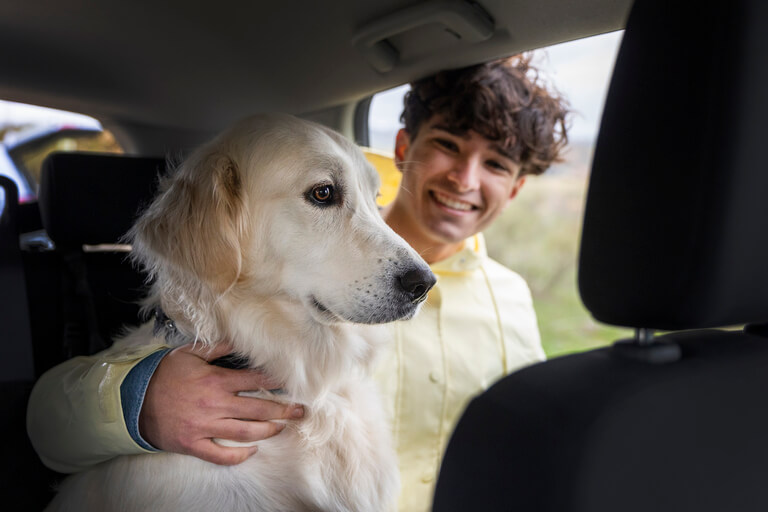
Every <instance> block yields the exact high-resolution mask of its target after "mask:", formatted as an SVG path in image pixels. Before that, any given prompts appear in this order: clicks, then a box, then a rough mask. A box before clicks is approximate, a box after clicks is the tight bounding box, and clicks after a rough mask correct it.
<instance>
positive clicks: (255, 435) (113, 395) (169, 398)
mask: <svg viewBox="0 0 768 512" xmlns="http://www.w3.org/2000/svg"><path fill="white" fill-rule="evenodd" d="M166 348H167V347H164V346H163V345H151V346H142V347H121V346H116V347H112V348H110V349H107V350H105V351H104V352H101V353H99V354H96V355H94V356H89V357H76V358H73V359H71V360H69V361H66V362H64V363H62V364H60V365H59V366H56V367H54V368H52V369H51V370H49V371H48V372H46V373H45V374H44V375H43V376H42V377H41V378H40V379H39V381H38V382H37V383H36V385H35V387H34V389H33V390H32V395H31V397H30V401H29V406H28V410H27V430H28V433H29V437H30V439H31V441H32V444H33V446H34V447H35V450H36V451H37V453H38V455H39V456H40V458H41V459H42V461H43V462H44V463H45V464H46V465H47V466H48V467H50V468H51V469H54V470H55V471H59V472H63V473H71V472H75V471H81V470H84V469H87V468H88V467H90V466H92V465H94V464H98V463H99V462H103V461H105V460H108V459H110V458H112V457H115V456H118V455H132V454H139V453H151V452H152V451H154V449H155V448H157V449H161V450H166V451H171V452H176V453H186V454H189V455H193V456H196V457H199V458H202V459H204V460H208V461H210V462H214V463H218V464H236V463H239V462H242V461H243V460H245V459H246V458H247V457H248V456H250V455H252V454H253V453H254V452H255V447H252V448H233V447H224V446H220V445H218V444H215V443H214V442H213V441H212V438H224V439H233V440H237V441H246V442H248V441H258V440H261V439H265V438H267V437H270V436H272V435H274V434H276V433H277V432H279V431H280V429H281V427H280V426H278V424H276V423H272V422H270V421H269V420H273V419H283V418H284V419H290V418H293V419H295V418H297V417H300V416H301V414H302V413H303V411H302V409H301V408H296V407H294V406H290V405H283V404H277V403H274V402H269V401H266V400H260V399H256V398H246V397H240V396H237V393H238V392H239V391H246V390H254V389H259V388H261V387H263V386H270V387H274V385H273V384H272V383H270V382H268V380H267V379H266V378H265V377H264V376H263V375H260V374H258V373H256V372H253V371H250V370H230V369H225V368H219V367H217V366H213V365H210V364H208V361H210V360H213V359H215V358H217V357H219V356H221V355H224V354H225V353H226V352H227V351H228V347H220V348H218V349H216V350H213V351H209V350H208V349H204V348H203V347H200V346H198V347H197V348H193V347H192V346H191V345H185V346H183V347H179V348H177V349H175V350H173V351H170V352H169V353H168V354H166V355H163V356H162V359H161V360H160V361H159V364H157V366H156V369H154V371H152V372H151V374H150V375H148V376H147V379H148V380H147V382H146V383H144V384H146V385H145V386H143V390H145V391H146V394H144V393H143V392H141V391H142V389H141V388H142V386H139V388H140V392H139V393H136V394H133V393H123V396H122V397H121V386H122V384H123V382H124V381H125V379H126V377H127V376H128V375H129V374H130V373H131V372H132V371H133V370H134V369H135V368H137V366H140V363H141V362H142V361H145V359H147V358H151V357H153V354H155V353H156V352H158V351H161V350H164V349H166ZM155 357H157V356H155ZM130 380H131V379H129V381H130ZM133 385H134V386H135V383H134V384H133ZM124 400H127V401H128V403H127V404H126V403H123V401H124ZM130 410H134V411H139V417H138V429H133V430H135V432H134V435H136V434H138V438H136V437H134V436H133V435H132V433H131V432H130V429H129V428H128V425H127V422H126V413H125V411H130ZM127 416H128V422H131V421H133V420H132V419H131V414H130V413H128V414H127ZM134 420H135V418H134ZM142 439H143V440H144V441H145V443H144V446H145V447H142Z"/></svg>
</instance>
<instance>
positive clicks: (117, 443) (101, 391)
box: [27, 344, 168, 473]
mask: <svg viewBox="0 0 768 512" xmlns="http://www.w3.org/2000/svg"><path fill="white" fill-rule="evenodd" d="M167 348H168V347H167V346H165V345H160V344H158V345H146V346H121V345H120V344H115V346H113V347H111V348H109V349H107V350H105V351H103V352H100V353H98V354H96V355H93V356H87V357H75V358H73V359H70V360H69V361H66V362H64V363H62V364H60V365H58V366H55V367H54V368H52V369H50V370H49V371H47V372H46V373H45V374H43V375H42V376H41V377H40V379H39V380H38V381H37V383H36V384H35V386H34V388H33V389H32V394H31V396H30V399H29V404H28V407H27V433H28V434H29V438H30V440H31V441H32V446H33V447H34V448H35V451H36V452H37V454H38V455H39V456H40V459H41V460H42V461H43V463H44V464H45V465H46V466H48V467H49V468H51V469H53V470H54V471H58V472H60V473H73V472H76V471H82V470H84V469H88V468H89V467H90V466H93V465H95V464H98V463H100V462H103V461H105V460H109V459H111V458H113V457H116V456H118V455H132V454H139V453H151V452H152V451H153V449H152V448H151V447H150V449H147V448H144V447H143V446H142V445H141V444H139V443H137V442H136V441H135V440H134V438H133V437H132V436H131V433H130V431H129V428H128V426H127V425H126V416H125V415H124V412H123V406H122V397H121V394H122V390H121V385H122V383H123V381H124V380H125V378H126V376H127V375H128V374H129V373H131V370H132V369H133V368H134V367H136V366H138V365H139V364H140V363H142V362H143V361H144V360H145V359H147V358H148V357H151V356H152V355H153V354H155V353H156V352H158V351H163V352H165V351H166V349H167ZM155 357H157V358H158V359H157V361H156V362H155V364H154V366H153V367H152V368H151V369H152V371H154V368H155V367H156V366H157V363H158V362H159V360H160V356H155ZM150 361H154V359H151V360H150ZM147 364H149V363H147ZM143 368H144V369H147V368H148V367H147V366H143ZM137 375H138V376H139V377H141V374H136V375H134V377H136V376H137ZM149 376H151V372H150V373H149V374H148V375H146V374H145V375H144V377H145V378H139V383H140V384H142V383H143V388H141V389H142V391H141V400H140V401H139V402H138V408H137V409H136V408H135V407H136V406H135V405H134V409H135V414H136V422H137V423H136V429H137V430H136V432H137V434H138V411H139V410H140V409H141V401H143V392H144V391H145V390H146V384H147V383H148V382H149ZM131 389H132V390H134V391H135V390H136V389H139V388H135V387H133V386H131ZM127 393H128V394H131V391H130V390H127ZM134 398H135V393H134ZM132 414H134V413H131V412H128V417H129V418H132V416H131V415H132ZM131 421H132V420H131ZM147 446H148V445H147Z"/></svg>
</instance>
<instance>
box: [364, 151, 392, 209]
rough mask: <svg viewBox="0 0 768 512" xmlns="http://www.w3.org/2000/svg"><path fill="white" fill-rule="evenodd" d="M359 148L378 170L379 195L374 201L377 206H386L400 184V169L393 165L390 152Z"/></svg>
mask: <svg viewBox="0 0 768 512" xmlns="http://www.w3.org/2000/svg"><path fill="white" fill-rule="evenodd" d="M361 149H362V150H363V153H364V154H365V158H367V159H368V161H369V162H370V163H371V165H373V166H374V167H375V168H376V170H377V171H379V176H380V177H381V190H379V194H380V195H379V198H378V199H377V200H376V202H377V203H378V205H379V206H386V205H388V204H389V203H391V202H392V200H393V199H394V198H395V195H397V189H398V187H399V186H400V171H398V170H397V167H396V166H395V161H394V160H393V157H392V153H388V152H386V151H379V150H377V149H370V148H361Z"/></svg>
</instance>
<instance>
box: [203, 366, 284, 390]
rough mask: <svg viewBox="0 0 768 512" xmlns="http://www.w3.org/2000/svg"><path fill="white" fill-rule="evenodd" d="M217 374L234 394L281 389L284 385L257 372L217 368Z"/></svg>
mask: <svg viewBox="0 0 768 512" xmlns="http://www.w3.org/2000/svg"><path fill="white" fill-rule="evenodd" d="M216 370H217V371H216V373H217V375H218V376H219V378H221V379H222V382H223V384H222V385H223V386H224V387H226V388H228V389H230V390H231V391H232V392H233V393H237V392H240V391H256V390H259V389H280V387H282V383H280V382H276V381H274V380H272V379H270V378H269V376H268V375H266V374H263V373H260V372H258V371H257V370H232V369H229V368H216Z"/></svg>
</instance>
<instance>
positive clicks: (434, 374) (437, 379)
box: [429, 372, 440, 383]
mask: <svg viewBox="0 0 768 512" xmlns="http://www.w3.org/2000/svg"><path fill="white" fill-rule="evenodd" d="M429 380H430V381H432V382H434V383H438V382H440V376H439V375H438V374H437V372H429Z"/></svg>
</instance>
